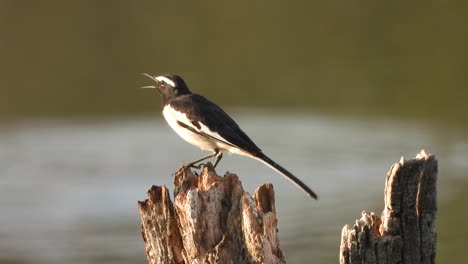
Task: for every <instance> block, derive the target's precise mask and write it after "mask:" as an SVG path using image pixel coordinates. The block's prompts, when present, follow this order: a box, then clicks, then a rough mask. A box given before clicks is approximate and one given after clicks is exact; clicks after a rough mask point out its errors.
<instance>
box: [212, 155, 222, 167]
mask: <svg viewBox="0 0 468 264" xmlns="http://www.w3.org/2000/svg"><path fill="white" fill-rule="evenodd" d="M222 157H223V153H222V152H221V151H220V152H218V154H217V155H216V160H215V163H214V165H213V167H214V168H216V165H218V163H219V161H220V160H221V158H222Z"/></svg>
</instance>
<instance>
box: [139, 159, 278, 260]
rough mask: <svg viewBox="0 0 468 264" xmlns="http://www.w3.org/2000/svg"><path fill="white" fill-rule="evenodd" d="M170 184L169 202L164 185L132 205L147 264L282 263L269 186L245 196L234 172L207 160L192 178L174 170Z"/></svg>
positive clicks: (270, 187)
mask: <svg viewBox="0 0 468 264" xmlns="http://www.w3.org/2000/svg"><path fill="white" fill-rule="evenodd" d="M174 185H175V190H174V197H175V199H174V203H172V201H171V199H170V197H169V192H168V190H167V188H166V187H165V186H161V187H158V186H153V187H151V188H150V189H149V190H148V199H146V200H145V201H144V202H139V203H138V205H139V210H140V216H141V221H142V235H143V240H144V241H145V248H146V254H147V258H148V262H149V263H223V264H224V263H233V264H234V263H286V261H285V257H284V255H283V252H282V251H281V249H280V247H279V239H278V234H277V219H276V210H275V200H274V191H273V186H272V185H271V184H264V185H262V186H260V187H259V188H258V189H257V190H256V191H255V194H254V195H253V197H250V195H249V194H248V193H247V192H245V191H244V190H243V188H242V184H241V182H240V181H239V178H238V177H237V176H236V175H234V174H230V173H226V175H225V176H224V177H220V176H218V175H216V172H215V171H214V169H213V166H212V165H211V164H208V165H207V166H206V167H204V168H203V169H202V171H201V173H200V176H198V177H197V176H196V175H194V174H193V172H192V171H191V170H190V169H189V168H182V169H180V170H179V171H178V172H177V173H176V175H175V179H174Z"/></svg>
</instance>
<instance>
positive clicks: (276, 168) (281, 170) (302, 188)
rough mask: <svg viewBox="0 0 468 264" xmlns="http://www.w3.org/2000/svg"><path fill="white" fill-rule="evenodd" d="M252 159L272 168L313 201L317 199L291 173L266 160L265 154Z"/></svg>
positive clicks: (314, 194) (268, 159) (270, 160)
mask: <svg viewBox="0 0 468 264" xmlns="http://www.w3.org/2000/svg"><path fill="white" fill-rule="evenodd" d="M253 158H255V159H257V160H259V161H261V162H263V163H265V164H266V165H267V166H268V167H270V168H272V169H273V170H275V171H277V172H278V173H280V174H281V175H283V176H284V177H285V178H286V179H288V180H289V181H290V182H292V183H294V185H296V186H297V187H299V189H301V190H302V191H303V192H305V193H306V194H307V195H309V196H310V197H312V198H314V199H315V200H317V199H318V196H317V194H316V193H315V192H314V191H312V189H310V188H309V186H307V185H305V184H304V183H303V182H302V181H301V180H299V179H298V178H296V176H294V175H292V173H290V172H289V171H288V170H286V169H285V168H283V167H281V166H280V165H279V164H278V163H276V162H274V161H273V160H272V159H270V158H268V157H267V156H266V155H265V154H263V153H260V154H257V155H255V156H253Z"/></svg>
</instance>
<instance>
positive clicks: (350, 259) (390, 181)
mask: <svg viewBox="0 0 468 264" xmlns="http://www.w3.org/2000/svg"><path fill="white" fill-rule="evenodd" d="M436 182H437V160H436V159H435V157H434V155H427V154H426V153H425V152H424V151H421V153H420V154H418V155H417V156H416V158H414V159H411V160H406V161H405V160H404V159H403V158H402V159H401V160H400V162H398V163H395V164H394V165H393V166H392V167H391V168H390V171H389V172H388V174H387V179H386V182H385V193H384V195H385V198H384V200H385V208H384V210H383V212H382V215H381V218H379V217H378V216H376V215H374V213H369V212H366V211H364V212H362V217H361V219H360V220H356V224H354V226H353V227H349V226H348V225H346V226H345V227H344V228H343V230H342V233H341V246H340V263H341V264H354V263H359V264H369V263H379V264H393V263H399V264H419V263H421V264H433V263H435V255H436V232H435V218H436V212H437V201H436Z"/></svg>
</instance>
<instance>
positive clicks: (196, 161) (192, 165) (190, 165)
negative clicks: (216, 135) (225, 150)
mask: <svg viewBox="0 0 468 264" xmlns="http://www.w3.org/2000/svg"><path fill="white" fill-rule="evenodd" d="M219 153H221V152H219V149H215V150H214V151H213V153H211V154H209V155H206V156H204V157H202V158H199V159H197V160H194V161H192V162H190V163H189V164H187V165H186V166H187V167H193V168H197V169H200V167H201V165H202V164H200V165H195V164H196V163H198V162H200V161H204V160H206V159H209V158H212V157H215V156H218V155H219Z"/></svg>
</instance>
